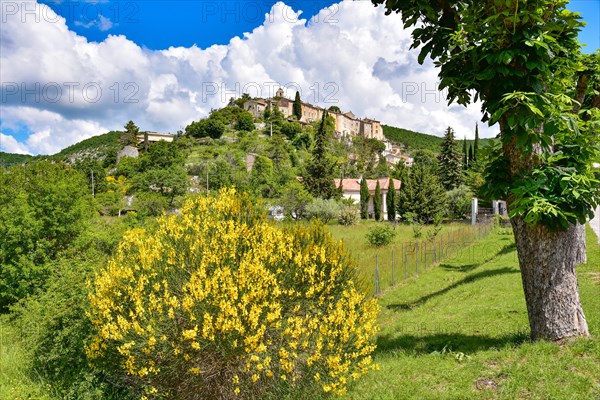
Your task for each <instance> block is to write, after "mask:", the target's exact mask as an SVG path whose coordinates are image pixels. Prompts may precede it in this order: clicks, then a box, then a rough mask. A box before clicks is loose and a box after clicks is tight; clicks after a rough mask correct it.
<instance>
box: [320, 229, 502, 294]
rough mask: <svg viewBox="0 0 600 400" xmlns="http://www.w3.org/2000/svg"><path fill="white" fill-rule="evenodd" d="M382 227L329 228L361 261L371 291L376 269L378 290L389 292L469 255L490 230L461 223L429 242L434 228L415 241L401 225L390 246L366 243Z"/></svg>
mask: <svg viewBox="0 0 600 400" xmlns="http://www.w3.org/2000/svg"><path fill="white" fill-rule="evenodd" d="M382 224H387V222H375V221H373V220H369V221H361V222H360V224H359V225H357V226H341V225H337V224H336V225H329V226H328V227H327V228H328V229H329V231H330V232H331V234H332V235H333V237H334V238H335V239H338V240H342V241H343V242H344V246H345V247H346V248H347V249H348V250H349V251H350V253H351V254H352V256H353V257H354V259H356V260H357V261H358V267H359V268H358V270H359V272H360V274H361V275H362V277H363V278H364V279H365V280H366V281H367V284H368V286H369V288H370V289H371V290H374V286H375V280H376V279H375V269H376V265H378V266H379V268H378V269H379V287H380V288H381V289H382V290H386V289H388V288H390V287H392V286H393V285H394V284H397V283H399V282H402V281H406V280H409V279H413V278H415V277H417V276H418V275H419V274H421V273H423V272H424V271H425V270H426V269H428V268H430V267H431V265H433V264H434V262H440V260H442V259H445V258H448V257H452V256H456V255H457V254H461V253H462V252H465V251H469V250H468V249H469V248H470V245H471V244H472V243H473V242H474V241H476V240H478V238H480V237H483V236H485V234H486V233H487V232H488V230H489V228H490V227H489V226H481V225H479V226H477V227H472V226H470V225H467V224H461V223H453V224H444V225H442V226H441V230H440V231H439V232H438V234H437V235H436V237H435V239H429V240H427V233H428V232H430V231H431V230H432V229H433V228H431V227H429V228H423V230H422V236H421V238H419V239H415V237H414V231H413V227H411V226H410V225H404V224H398V225H397V226H396V228H395V231H396V237H395V239H394V241H393V242H392V243H391V244H390V245H388V246H382V247H375V246H372V245H370V244H369V243H368V241H367V239H366V234H367V232H368V231H369V229H371V228H373V227H375V226H377V225H382ZM417 242H418V245H417ZM495 247H497V246H495ZM392 259H393V267H394V268H393V270H394V271H393V272H394V273H393V276H392ZM392 278H393V279H392Z"/></svg>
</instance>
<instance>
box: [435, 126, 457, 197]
mask: <svg viewBox="0 0 600 400" xmlns="http://www.w3.org/2000/svg"><path fill="white" fill-rule="evenodd" d="M438 162H439V165H440V178H441V181H442V184H443V185H444V188H445V189H446V190H452V189H454V188H456V187H458V186H459V185H460V184H461V180H462V171H461V161H460V153H459V152H458V149H457V148H456V140H454V131H453V130H452V128H450V127H448V129H446V133H445V134H444V141H443V142H442V150H441V152H440V155H439V156H438Z"/></svg>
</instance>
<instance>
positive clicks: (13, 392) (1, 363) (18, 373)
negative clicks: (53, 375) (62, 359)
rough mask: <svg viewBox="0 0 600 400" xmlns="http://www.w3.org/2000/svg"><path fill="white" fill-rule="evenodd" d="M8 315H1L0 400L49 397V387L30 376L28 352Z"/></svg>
mask: <svg viewBox="0 0 600 400" xmlns="http://www.w3.org/2000/svg"><path fill="white" fill-rule="evenodd" d="M6 317H7V316H1V317H0V400H25V399H31V400H33V399H36V400H46V399H49V397H48V396H47V391H48V387H47V386H46V387H45V386H44V384H43V383H40V382H38V381H35V380H34V379H33V378H32V377H31V376H29V374H28V368H27V366H28V360H27V356H26V352H25V351H24V349H23V348H22V347H21V344H20V340H19V338H18V334H17V332H15V331H14V330H13V328H11V326H10V323H9V321H8V318H6Z"/></svg>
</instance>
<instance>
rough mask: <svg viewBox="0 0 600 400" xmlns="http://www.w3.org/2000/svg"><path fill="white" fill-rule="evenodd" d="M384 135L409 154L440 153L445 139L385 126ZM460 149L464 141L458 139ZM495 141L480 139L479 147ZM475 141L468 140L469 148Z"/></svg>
mask: <svg viewBox="0 0 600 400" xmlns="http://www.w3.org/2000/svg"><path fill="white" fill-rule="evenodd" d="M382 127H383V135H384V136H385V137H386V138H387V139H388V140H389V141H391V142H392V143H394V144H398V145H403V146H404V147H405V148H406V149H407V150H408V151H409V152H410V151H411V150H431V151H433V152H434V153H439V151H440V146H441V145H442V141H443V139H442V138H441V137H439V136H433V135H428V134H426V133H420V132H415V131H411V130H408V129H404V128H396V127H394V126H389V125H383V126H382ZM456 140H457V142H459V148H460V149H461V150H462V139H461V138H456ZM492 140H493V139H479V146H480V148H483V147H485V146H487V144H488V143H489V142H490V141H492ZM474 142H475V141H474V140H467V146H469V145H471V144H473V143H474Z"/></svg>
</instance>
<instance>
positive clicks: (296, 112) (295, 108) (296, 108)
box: [292, 91, 302, 121]
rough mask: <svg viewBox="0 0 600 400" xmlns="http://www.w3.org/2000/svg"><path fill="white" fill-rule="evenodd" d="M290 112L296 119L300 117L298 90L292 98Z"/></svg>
mask: <svg viewBox="0 0 600 400" xmlns="http://www.w3.org/2000/svg"><path fill="white" fill-rule="evenodd" d="M292 113H293V114H294V116H295V117H296V119H297V120H298V121H300V119H302V100H300V92H298V91H296V97H295V98H294V105H293V108H292Z"/></svg>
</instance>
